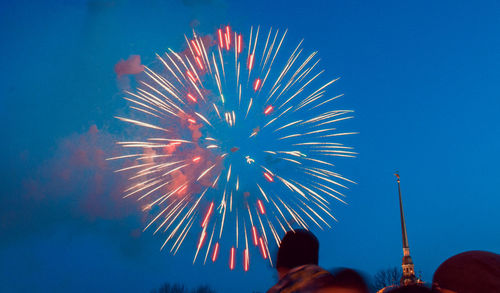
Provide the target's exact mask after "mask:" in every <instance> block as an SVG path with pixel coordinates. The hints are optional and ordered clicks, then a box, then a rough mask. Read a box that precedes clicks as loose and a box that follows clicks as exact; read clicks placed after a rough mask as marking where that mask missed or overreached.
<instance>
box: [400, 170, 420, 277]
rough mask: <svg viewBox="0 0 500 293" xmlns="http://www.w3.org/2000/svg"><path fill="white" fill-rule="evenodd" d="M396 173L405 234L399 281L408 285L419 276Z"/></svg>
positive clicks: (402, 225)
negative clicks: (411, 250)
mask: <svg viewBox="0 0 500 293" xmlns="http://www.w3.org/2000/svg"><path fill="white" fill-rule="evenodd" d="M395 175H396V177H397V178H398V180H397V182H398V193H399V212H400V213H401V235H402V236H403V262H402V264H401V267H402V268H403V275H402V276H401V280H400V281H399V283H400V285H401V286H408V285H413V284H415V283H417V278H416V277H415V268H414V266H413V261H412V260H411V256H410V245H409V244H408V235H407V234H406V222H405V215H404V211H403V199H402V198H401V184H400V182H399V174H395Z"/></svg>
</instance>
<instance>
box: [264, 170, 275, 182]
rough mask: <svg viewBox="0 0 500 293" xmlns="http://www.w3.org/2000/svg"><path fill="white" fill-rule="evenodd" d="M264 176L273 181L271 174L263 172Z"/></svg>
mask: <svg viewBox="0 0 500 293" xmlns="http://www.w3.org/2000/svg"><path fill="white" fill-rule="evenodd" d="M264 177H266V179H267V181H269V182H274V178H273V176H271V174H269V173H267V172H264Z"/></svg>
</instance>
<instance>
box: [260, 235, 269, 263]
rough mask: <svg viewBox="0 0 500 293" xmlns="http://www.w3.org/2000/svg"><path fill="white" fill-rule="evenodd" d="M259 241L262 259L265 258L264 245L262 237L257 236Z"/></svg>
mask: <svg viewBox="0 0 500 293" xmlns="http://www.w3.org/2000/svg"><path fill="white" fill-rule="evenodd" d="M259 243H260V253H261V254H262V257H263V258H264V259H266V258H267V252H266V247H265V246H264V240H263V239H262V237H260V238H259Z"/></svg>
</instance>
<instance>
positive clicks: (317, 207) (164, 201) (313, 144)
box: [110, 26, 355, 271]
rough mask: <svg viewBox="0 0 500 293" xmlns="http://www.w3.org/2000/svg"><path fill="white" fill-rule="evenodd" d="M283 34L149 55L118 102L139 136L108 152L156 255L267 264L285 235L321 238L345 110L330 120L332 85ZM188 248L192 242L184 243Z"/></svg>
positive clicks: (345, 152)
mask: <svg viewBox="0 0 500 293" xmlns="http://www.w3.org/2000/svg"><path fill="white" fill-rule="evenodd" d="M286 35H287V31H280V30H276V29H269V30H268V31H266V32H262V31H261V29H260V28H259V27H256V28H254V27H252V28H251V29H250V31H249V33H248V35H243V34H242V33H239V32H236V31H233V29H232V28H231V27H229V26H225V27H222V28H220V29H218V30H217V31H216V32H215V34H214V35H213V36H199V35H197V34H196V33H193V36H192V37H191V38H188V37H186V49H185V50H184V51H183V52H180V53H178V52H174V51H173V50H169V51H168V52H166V53H164V54H162V55H157V63H155V64H153V65H151V66H145V68H144V72H143V73H141V75H140V76H139V77H138V78H137V85H136V87H135V88H134V90H130V91H126V92H125V95H126V96H125V99H126V100H127V101H128V102H129V103H130V108H131V113H130V116H129V117H117V118H118V119H120V120H122V121H124V122H127V123H130V124H133V125H134V127H136V128H138V129H140V137H134V138H133V139H132V140H131V141H123V142H118V143H119V144H120V145H121V146H123V148H124V149H125V150H126V152H127V153H126V154H125V155H123V156H119V157H114V158H110V160H115V159H123V160H128V161H129V162H130V164H128V165H127V167H124V168H122V169H119V170H117V172H128V174H130V186H129V188H127V189H126V190H125V195H124V197H126V198H135V199H136V200H138V201H139V202H140V203H141V206H142V207H143V210H144V211H145V212H146V213H147V214H148V215H149V216H150V219H148V222H147V225H146V226H145V228H144V230H151V231H153V233H155V234H156V233H165V234H164V235H165V240H164V243H163V246H162V247H161V248H162V249H164V248H169V249H170V251H171V252H172V253H176V252H177V251H178V250H179V248H180V247H181V246H182V245H183V244H184V243H186V242H192V245H191V246H192V247H194V250H195V251H194V253H193V254H194V259H193V262H196V261H197V260H199V261H201V262H203V263H207V262H216V261H218V259H219V257H221V258H222V257H223V258H224V261H226V260H227V261H228V264H229V268H230V269H231V270H232V269H234V268H236V267H241V268H243V270H244V271H247V270H249V268H250V256H251V255H260V257H262V258H264V259H266V260H267V261H269V263H270V264H271V265H272V260H271V257H270V246H271V245H278V246H279V241H280V235H281V234H283V233H284V232H285V231H288V230H291V229H293V228H297V227H300V228H304V229H310V228H312V227H318V228H321V229H324V228H330V227H331V226H330V224H331V222H332V220H333V221H334V220H335V218H334V215H333V212H332V210H331V203H332V202H334V201H341V202H343V199H342V198H343V196H344V195H343V194H342V193H341V192H340V191H339V190H341V189H344V188H347V187H346V185H345V184H346V182H349V183H352V181H350V180H349V179H347V178H345V177H343V176H342V175H341V174H339V173H337V172H336V171H334V170H335V169H334V168H335V167H334V165H333V160H334V159H335V158H338V157H354V155H355V152H353V150H352V147H349V146H344V145H343V144H342V143H340V142H339V140H340V139H341V137H342V136H345V135H349V134H353V132H343V131H339V130H338V129H337V127H339V125H340V124H341V123H340V122H341V121H343V120H346V119H350V118H352V116H351V114H352V111H351V110H336V109H332V107H333V105H332V104H333V102H334V100H336V99H337V98H339V97H341V96H342V95H331V96H330V95H328V94H327V91H326V89H327V87H328V86H330V85H332V84H333V83H334V82H335V81H337V80H338V78H336V79H333V80H326V81H325V80H322V79H323V73H324V71H323V70H320V69H318V67H319V66H318V64H319V59H318V57H317V52H313V53H310V54H306V53H304V52H303V49H302V41H300V42H299V43H298V45H297V46H294V47H290V48H289V47H287V46H286V45H285V43H286V41H285V37H286ZM193 239H194V240H193Z"/></svg>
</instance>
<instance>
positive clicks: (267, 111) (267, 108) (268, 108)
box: [264, 105, 274, 115]
mask: <svg viewBox="0 0 500 293" xmlns="http://www.w3.org/2000/svg"><path fill="white" fill-rule="evenodd" d="M273 109H274V107H273V106H271V105H269V106H267V107H266V109H265V110H264V114H266V115H269V113H271V112H272V111H273Z"/></svg>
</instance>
